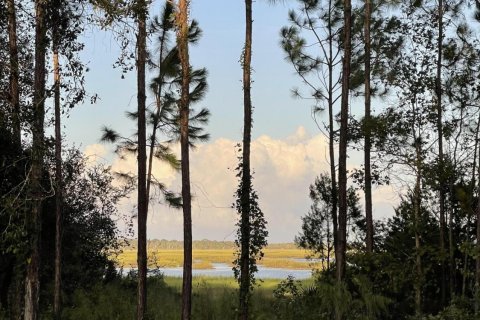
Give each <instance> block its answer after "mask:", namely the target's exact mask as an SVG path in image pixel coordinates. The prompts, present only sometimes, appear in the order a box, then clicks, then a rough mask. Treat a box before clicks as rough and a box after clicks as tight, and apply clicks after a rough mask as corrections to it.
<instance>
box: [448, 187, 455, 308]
mask: <svg viewBox="0 0 480 320" xmlns="http://www.w3.org/2000/svg"><path fill="white" fill-rule="evenodd" d="M452 192H453V186H452ZM449 212H450V214H449V215H448V253H449V255H448V257H449V264H448V265H449V281H450V297H451V298H453V296H454V295H455V288H456V285H455V283H456V281H455V269H456V267H455V256H454V254H455V248H454V239H453V214H454V213H455V209H454V208H450V210H449Z"/></svg>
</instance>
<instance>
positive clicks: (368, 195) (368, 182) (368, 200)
mask: <svg viewBox="0 0 480 320" xmlns="http://www.w3.org/2000/svg"><path fill="white" fill-rule="evenodd" d="M370 19H371V2H370V0H365V24H364V33H365V150H364V156H365V158H364V162H365V218H366V222H367V239H366V241H365V242H366V248H367V252H369V253H372V252H373V233H374V230H373V217H372V173H371V166H370V150H371V148H372V142H371V141H370V136H371V123H370V122H371V121H370V116H371V107H370V104H371V97H370V52H371V49H370V46H371V44H370Z"/></svg>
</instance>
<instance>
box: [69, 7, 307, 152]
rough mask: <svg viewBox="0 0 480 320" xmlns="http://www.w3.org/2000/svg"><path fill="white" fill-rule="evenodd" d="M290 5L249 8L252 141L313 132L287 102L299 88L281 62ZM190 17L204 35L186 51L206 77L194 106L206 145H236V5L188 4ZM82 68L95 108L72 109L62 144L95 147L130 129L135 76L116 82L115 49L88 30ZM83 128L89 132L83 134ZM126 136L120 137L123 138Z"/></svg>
mask: <svg viewBox="0 0 480 320" xmlns="http://www.w3.org/2000/svg"><path fill="white" fill-rule="evenodd" d="M161 3H162V2H161V1H156V2H155V3H154V8H153V9H152V10H151V15H155V14H156V13H159V11H160V9H159V7H160V4H161ZM294 5H295V4H294V2H293V1H287V2H284V3H282V4H278V5H276V6H272V5H269V4H268V3H267V1H257V2H255V3H254V40H253V61H252V66H253V80H254V83H253V86H252V98H253V104H254V107H255V111H254V112H255V114H254V121H255V123H254V130H253V135H254V137H258V136H259V135H262V134H268V135H271V136H273V137H285V136H287V135H288V134H290V133H292V132H294V131H295V130H296V128H297V127H299V126H305V127H307V128H308V129H311V130H315V126H314V123H313V121H312V120H311V117H310V105H309V103H308V102H306V101H300V100H298V99H294V98H292V96H291V91H290V90H291V89H292V87H296V86H299V85H300V82H299V79H298V78H297V77H296V76H295V75H294V73H293V68H292V67H291V66H290V65H289V64H288V62H286V61H285V60H284V53H283V52H282V50H281V48H280V46H279V41H280V36H279V30H280V28H281V27H282V26H284V25H286V24H287V13H288V9H289V8H291V7H294ZM191 17H192V18H193V19H196V20H197V21H198V22H199V24H200V27H201V28H202V30H203V31H204V33H203V37H202V39H201V40H200V43H199V44H198V45H196V46H193V47H191V51H190V56H191V61H192V65H193V66H195V67H206V68H207V70H208V71H209V77H208V82H209V91H208V93H207V96H206V98H205V99H204V101H202V102H201V103H200V104H199V106H206V107H208V108H209V109H210V110H211V113H212V117H211V121H210V125H209V128H208V131H209V132H210V134H211V136H212V138H213V139H215V138H218V137H227V138H231V139H234V140H239V139H240V138H241V132H242V116H243V115H242V112H243V105H242V103H243V102H242V88H241V85H242V84H241V79H242V70H241V66H240V63H239V58H240V53H241V50H242V46H243V39H244V2H243V1H233V0H228V1H225V0H223V1H222V0H202V1H192V10H191ZM85 41H86V49H85V51H84V53H83V58H84V60H85V61H89V68H90V72H89V73H88V74H87V79H86V80H87V89H88V91H89V92H90V93H97V94H98V95H99V97H100V100H99V101H98V102H97V103H96V104H95V105H89V104H85V105H83V106H80V107H77V108H76V109H75V110H73V111H72V113H71V119H69V120H67V121H66V123H67V129H68V131H67V138H68V140H69V141H74V142H75V143H77V144H78V143H82V144H83V145H88V144H91V143H96V142H98V139H99V137H100V128H101V126H103V125H111V126H112V127H114V128H123V129H126V128H130V127H131V128H132V129H133V126H134V125H133V124H132V123H129V122H128V120H126V119H125V117H124V111H125V110H133V109H135V108H136V96H135V73H134V72H131V73H129V74H127V75H126V77H125V79H121V78H120V76H121V72H120V70H118V69H113V68H112V65H113V63H114V61H115V59H116V57H117V56H118V54H119V52H118V45H117V44H116V42H115V40H114V38H113V37H112V36H111V35H110V34H109V33H105V32H100V31H98V30H95V29H92V30H88V31H87V32H86V35H85ZM84 123H88V127H89V130H88V131H87V132H85V130H84ZM126 133H128V132H126Z"/></svg>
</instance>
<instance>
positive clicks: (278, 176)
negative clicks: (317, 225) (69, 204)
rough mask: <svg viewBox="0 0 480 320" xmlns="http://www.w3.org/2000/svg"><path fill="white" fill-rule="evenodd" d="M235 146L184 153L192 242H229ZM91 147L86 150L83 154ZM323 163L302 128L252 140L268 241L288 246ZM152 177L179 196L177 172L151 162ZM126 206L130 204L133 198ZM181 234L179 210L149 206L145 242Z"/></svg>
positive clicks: (381, 192) (128, 164)
mask: <svg viewBox="0 0 480 320" xmlns="http://www.w3.org/2000/svg"><path fill="white" fill-rule="evenodd" d="M236 143H237V142H235V141H232V140H229V139H224V138H221V139H217V140H215V141H211V142H209V143H206V144H202V145H199V146H198V147H197V148H196V149H195V150H193V151H191V153H190V165H191V184H192V194H193V196H194V198H193V201H192V220H193V237H194V239H203V238H209V239H216V240H223V239H228V240H232V239H234V236H235V223H236V219H237V215H236V212H235V210H234V209H232V208H231V205H232V203H233V202H234V198H233V194H234V192H235V190H236V187H237V184H238V182H237V178H236V177H235V174H236V172H235V171H234V168H235V167H236V166H237V161H238V160H237V154H236V148H235V145H236ZM95 148H97V147H93V146H92V148H90V149H89V150H95ZM176 151H177V152H178V148H176ZM327 158H328V142H327V139H326V138H325V136H323V135H322V134H318V135H314V136H311V135H310V134H309V133H308V132H307V131H306V130H305V129H304V128H303V127H299V128H298V129H297V130H296V132H295V133H294V134H293V135H291V136H289V137H287V138H285V139H274V138H272V137H269V136H266V135H263V136H260V137H258V138H257V139H255V140H253V141H252V149H251V159H252V169H253V170H254V172H255V175H254V182H253V184H254V188H255V190H256V191H257V192H258V195H259V203H260V206H261V208H262V210H263V211H264V213H265V216H266V219H267V221H268V229H269V233H270V237H269V241H271V242H286V241H293V238H294V236H295V235H296V234H298V232H299V231H300V226H301V220H300V218H301V216H303V215H304V214H305V213H306V212H307V211H308V208H309V206H310V199H309V197H308V188H309V185H310V184H311V183H312V182H313V181H314V179H315V177H316V176H317V175H318V174H320V173H321V172H323V171H328V170H329V164H328V161H327ZM358 158H360V157H358ZM349 162H350V163H349V167H353V166H355V165H356V163H355V156H353V157H352V158H350V159H349ZM136 167H137V165H136V159H135V158H133V157H127V159H126V160H115V161H114V163H113V165H112V169H113V170H115V171H123V172H133V173H134V172H136ZM153 174H154V176H155V177H156V178H157V179H158V180H159V181H161V182H163V183H165V184H166V185H167V186H168V187H169V188H171V189H172V190H174V191H176V192H180V190H181V177H180V173H179V172H175V171H173V170H172V169H170V168H168V167H167V166H166V165H165V164H162V163H160V162H158V161H156V162H155V163H154V169H153ZM394 195H395V192H394V191H393V189H391V188H389V187H382V188H377V189H374V194H373V196H374V209H375V210H374V214H375V215H376V218H378V217H383V216H385V215H388V214H390V213H391V212H392V209H391V208H392V206H393V203H394V202H396V198H395V196H394ZM130 201H131V202H132V201H135V196H133V197H132V199H131V200H130ZM155 202H157V203H155ZM362 203H363V199H362ZM182 234H183V226H182V212H181V210H174V209H171V208H168V207H166V206H164V205H160V204H158V201H153V202H152V208H151V209H150V214H149V219H148V237H149V238H166V239H182Z"/></svg>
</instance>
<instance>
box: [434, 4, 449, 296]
mask: <svg viewBox="0 0 480 320" xmlns="http://www.w3.org/2000/svg"><path fill="white" fill-rule="evenodd" d="M442 43H443V0H439V1H438V44H437V77H436V79H435V80H436V81H435V93H436V96H437V131H438V164H439V167H440V168H439V179H438V180H439V181H438V182H439V186H440V192H439V193H440V194H439V205H440V210H439V211H440V212H439V213H440V239H439V240H440V263H441V265H442V275H441V276H442V279H441V299H442V304H443V305H445V304H446V298H447V297H446V295H447V279H446V277H447V269H446V265H445V264H446V259H445V258H446V253H445V186H444V184H445V181H444V180H445V179H444V174H445V173H444V159H443V158H444V157H443V120H442Z"/></svg>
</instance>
